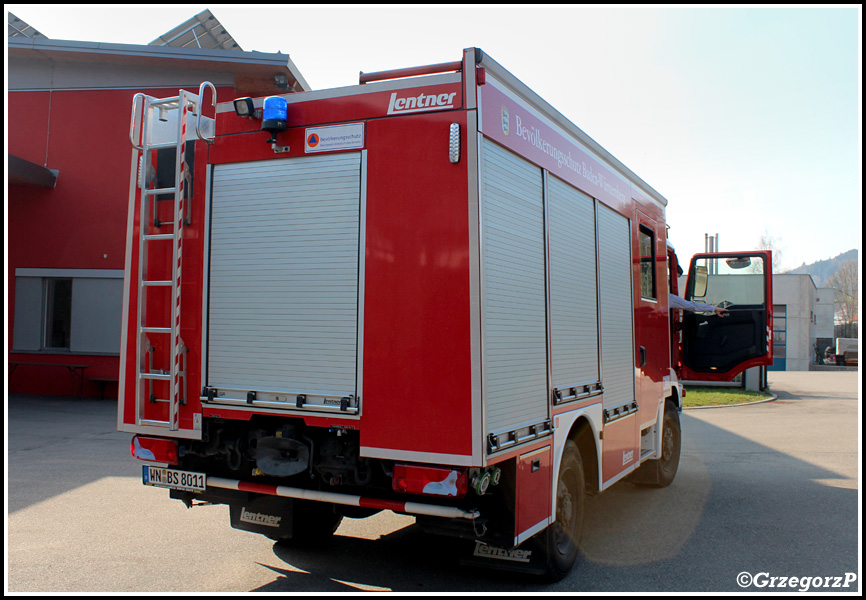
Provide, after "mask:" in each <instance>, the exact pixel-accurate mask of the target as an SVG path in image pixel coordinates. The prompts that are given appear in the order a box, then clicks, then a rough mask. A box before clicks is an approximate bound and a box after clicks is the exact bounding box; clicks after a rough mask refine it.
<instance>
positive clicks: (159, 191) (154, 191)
mask: <svg viewBox="0 0 866 600" xmlns="http://www.w3.org/2000/svg"><path fill="white" fill-rule="evenodd" d="M176 192H177V188H173V187H170V188H155V189H152V190H144V193H145V194H146V195H148V196H159V195H160V194H175V193H176Z"/></svg>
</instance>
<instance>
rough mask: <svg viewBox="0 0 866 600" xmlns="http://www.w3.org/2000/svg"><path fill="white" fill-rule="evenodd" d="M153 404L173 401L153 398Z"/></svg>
mask: <svg viewBox="0 0 866 600" xmlns="http://www.w3.org/2000/svg"><path fill="white" fill-rule="evenodd" d="M150 401H151V402H171V400H167V399H166V398H151V399H150Z"/></svg>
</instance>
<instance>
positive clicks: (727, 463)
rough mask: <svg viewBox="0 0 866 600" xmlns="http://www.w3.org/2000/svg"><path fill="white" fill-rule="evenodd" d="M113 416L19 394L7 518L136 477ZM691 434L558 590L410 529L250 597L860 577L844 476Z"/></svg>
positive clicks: (284, 557)
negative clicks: (485, 565)
mask: <svg viewBox="0 0 866 600" xmlns="http://www.w3.org/2000/svg"><path fill="white" fill-rule="evenodd" d="M780 408H781V407H780ZM115 410H116V404H115V402H113V401H110V400H104V401H98V400H79V399H57V398H39V397H11V398H10V399H9V402H8V421H7V423H8V430H9V436H8V461H9V462H8V464H9V468H8V471H7V477H8V487H7V489H8V499H9V511H10V513H12V512H15V511H17V510H21V509H23V508H26V507H27V506H30V505H31V504H32V503H35V502H39V501H43V500H46V499H47V498H50V497H52V496H55V495H58V494H61V493H64V492H66V491H69V490H72V489H75V488H77V487H79V486H83V485H86V484H88V483H91V482H93V481H96V480H98V479H101V478H103V477H107V476H119V477H139V476H140V467H139V463H138V462H137V461H134V460H133V459H131V458H130V456H129V439H130V436H129V434H125V433H118V432H117V431H116V430H115V429H116V416H115ZM744 415H746V413H744ZM744 418H747V417H746V416H744ZM683 431H684V444H683V456H682V459H681V462H680V471H679V473H678V475H677V478H676V480H675V481H674V483H673V484H672V485H671V486H670V487H668V488H665V489H661V490H654V489H647V488H642V487H638V486H635V485H632V484H630V483H628V482H622V483H619V484H617V485H615V486H613V488H611V489H610V490H608V491H606V492H604V493H603V494H602V495H600V496H597V497H593V498H590V499H589V501H588V502H587V512H586V517H585V518H586V521H585V532H584V538H583V543H582V556H581V563H580V565H579V567H578V568H577V569H576V570H574V571H573V572H572V573H570V574H569V576H568V577H567V578H566V579H564V580H563V581H562V582H559V583H557V584H552V585H550V584H541V583H538V582H536V581H534V580H531V579H526V578H525V576H520V575H515V574H511V573H504V572H500V571H489V570H481V569H477V568H470V567H465V566H461V565H459V564H458V560H457V559H458V557H459V555H460V553H461V552H469V551H471V545H470V546H465V545H461V544H459V543H456V542H455V541H454V540H451V539H447V538H437V537H433V536H426V535H424V534H422V533H421V532H420V531H419V529H418V528H417V527H415V526H410V527H406V528H404V529H401V530H398V531H396V532H393V533H390V534H388V535H385V536H383V537H381V538H379V539H378V540H366V539H359V538H351V537H343V536H336V537H335V538H334V540H333V541H332V543H330V544H329V545H328V546H326V547H324V548H310V549H292V548H286V547H283V546H280V545H274V547H273V552H274V561H273V564H267V565H262V566H264V567H266V568H267V569H270V570H271V571H273V574H274V577H273V581H271V582H269V583H267V584H265V585H263V586H261V587H258V588H257V589H256V590H254V591H265V592H295V593H296V592H299V591H300V592H302V591H319V592H328V591H334V592H348V591H353V590H355V589H358V588H361V589H373V590H376V589H390V590H394V591H402V592H425V591H427V592H432V591H437V592H440V591H464V592H471V591H498V590H502V591H512V592H514V591H525V592H550V591H575V590H595V591H661V590H665V591H695V590H713V591H719V590H731V591H743V590H741V589H740V588H738V587H737V586H736V584H735V577H736V575H737V574H738V573H739V572H741V571H751V572H755V571H756V570H758V569H759V570H761V571H766V572H770V573H772V574H779V575H837V574H843V573H844V572H846V571H857V569H856V565H857V560H858V554H857V553H858V550H857V549H858V539H857V535H858V534H857V514H858V508H857V503H858V493H857V490H856V489H844V488H842V487H832V486H829V485H826V484H825V483H821V482H825V481H828V480H834V479H840V476H839V475H837V474H836V473H834V472H832V471H829V470H827V469H823V468H820V467H817V466H815V465H812V464H809V463H807V462H805V461H802V460H799V459H797V458H794V457H792V456H789V455H787V454H784V453H781V452H778V451H775V450H773V449H770V448H768V447H766V446H763V445H761V444H759V443H756V442H754V441H752V440H749V439H746V438H743V437H740V436H737V435H736V434H734V433H731V432H730V431H726V430H723V429H720V428H717V427H715V426H712V425H709V424H707V423H705V422H702V421H700V420H697V419H695V418H691V417H689V416H688V415H686V414H684V415H683ZM715 448H727V449H730V450H728V451H718V452H716V451H715V450H714V449H715ZM833 515H837V516H838V515H842V518H831V516H833ZM849 517H850V518H849ZM226 527H229V524H228V522H226ZM624 581H625V582H627V584H624V583H623V582H624ZM753 591H754V590H753Z"/></svg>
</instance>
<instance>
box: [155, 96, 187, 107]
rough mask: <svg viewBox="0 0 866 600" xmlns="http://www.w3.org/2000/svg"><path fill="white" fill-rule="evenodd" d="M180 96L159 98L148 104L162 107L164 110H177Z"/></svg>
mask: <svg viewBox="0 0 866 600" xmlns="http://www.w3.org/2000/svg"><path fill="white" fill-rule="evenodd" d="M179 102H180V96H172V97H171V98H160V99H159V100H154V101H152V102H151V103H150V105H151V106H162V107H163V108H165V109H166V110H169V109H171V108H177V107H178V106H179ZM172 105H174V106H172Z"/></svg>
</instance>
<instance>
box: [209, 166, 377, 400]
mask: <svg viewBox="0 0 866 600" xmlns="http://www.w3.org/2000/svg"><path fill="white" fill-rule="evenodd" d="M360 186H361V161H360V154H358V153H351V154H342V153H341V154H330V155H321V156H310V157H299V158H288V159H277V160H267V161H261V162H252V163H241V164H233V165H219V166H216V167H215V168H214V174H213V185H212V189H213V193H212V209H211V236H210V274H209V288H210V291H209V305H208V317H209V318H208V355H207V382H208V385H209V386H211V387H215V388H220V389H223V388H227V389H234V390H238V389H240V390H259V391H269V392H286V393H289V394H322V395H337V396H348V395H354V394H355V390H356V380H357V371H356V370H357V364H356V363H357V348H358V268H359V267H358V258H359V257H358V251H359V250H358V247H359V228H360V202H361V200H360V199H361V191H360Z"/></svg>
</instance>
